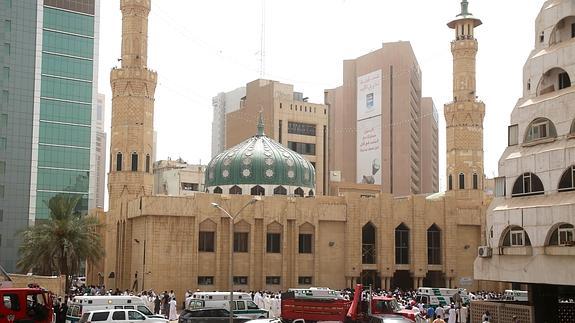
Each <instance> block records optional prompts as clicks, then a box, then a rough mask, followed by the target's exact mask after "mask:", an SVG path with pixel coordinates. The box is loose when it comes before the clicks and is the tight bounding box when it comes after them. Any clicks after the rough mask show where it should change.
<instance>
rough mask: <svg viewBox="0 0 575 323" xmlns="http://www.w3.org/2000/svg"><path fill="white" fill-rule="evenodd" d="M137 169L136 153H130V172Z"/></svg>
mask: <svg viewBox="0 0 575 323" xmlns="http://www.w3.org/2000/svg"><path fill="white" fill-rule="evenodd" d="M137 171H138V153H136V152H133V153H132V172H137Z"/></svg>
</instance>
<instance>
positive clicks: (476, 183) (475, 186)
mask: <svg viewBox="0 0 575 323" xmlns="http://www.w3.org/2000/svg"><path fill="white" fill-rule="evenodd" d="M478 188H479V176H477V174H473V189H474V190H476V189H478Z"/></svg>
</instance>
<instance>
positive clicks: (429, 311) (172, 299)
mask: <svg viewBox="0 0 575 323" xmlns="http://www.w3.org/2000/svg"><path fill="white" fill-rule="evenodd" d="M249 293H250V294H251V297H252V300H253V302H254V303H255V304H256V305H257V306H258V307H259V308H261V309H265V310H268V311H269V313H270V314H269V317H280V316H281V291H279V292H272V291H251V292H249ZM340 293H341V294H340V296H341V297H342V298H345V299H353V290H352V289H344V290H342V291H341V292H340ZM364 293H366V292H365V291H364ZM373 294H374V295H378V296H390V297H394V298H395V299H396V300H397V302H398V304H399V306H400V307H401V308H402V309H407V310H412V311H413V312H414V313H415V315H416V317H417V322H418V323H419V322H429V323H443V322H445V323H468V322H469V320H470V311H469V307H468V306H467V305H466V304H464V302H463V299H462V297H461V295H460V294H456V295H455V296H454V297H453V299H452V303H451V304H447V305H445V306H438V307H436V308H434V307H432V306H426V304H423V303H418V302H417V300H416V296H417V291H416V290H400V289H395V290H390V291H386V290H381V289H376V290H374V291H373ZM75 295H88V296H97V295H124V296H128V295H131V296H138V297H140V298H142V300H143V301H144V303H145V304H146V305H147V306H148V308H150V309H152V311H153V312H154V314H157V315H163V316H164V317H166V318H167V319H169V320H171V321H173V320H177V318H178V307H177V305H178V303H177V302H176V296H175V293H174V291H173V290H172V291H170V292H168V291H164V292H161V293H156V292H155V291H154V290H148V291H142V292H139V293H137V292H134V291H131V290H124V291H121V290H119V289H115V290H112V289H106V288H105V287H104V286H82V287H77V288H75V289H74V290H73V291H71V294H70V295H67V296H66V297H65V299H64V301H62V299H61V298H58V299H57V300H55V302H54V308H55V313H56V323H65V318H66V311H67V307H68V306H67V303H68V301H69V300H71V299H72V297H73V296H75ZM192 295H193V292H192V290H188V291H186V293H185V300H184V302H183V303H182V304H181V308H182V309H185V308H187V307H188V305H189V302H190V300H191V299H192ZM365 296H366V295H364V297H365ZM468 296H469V298H470V299H471V300H502V299H504V294H502V293H497V292H490V291H478V292H476V293H469V294H468ZM490 321H491V315H490V314H489V312H487V313H485V314H484V315H483V317H482V323H483V322H490Z"/></svg>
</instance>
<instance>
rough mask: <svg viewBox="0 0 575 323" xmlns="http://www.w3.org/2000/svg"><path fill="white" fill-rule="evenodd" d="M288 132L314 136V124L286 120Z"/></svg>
mask: <svg viewBox="0 0 575 323" xmlns="http://www.w3.org/2000/svg"><path fill="white" fill-rule="evenodd" d="M288 133H290V134H294V135H304V136H314V137H315V135H316V126H315V125H314V124H309V123H301V122H292V121H289V122H288Z"/></svg>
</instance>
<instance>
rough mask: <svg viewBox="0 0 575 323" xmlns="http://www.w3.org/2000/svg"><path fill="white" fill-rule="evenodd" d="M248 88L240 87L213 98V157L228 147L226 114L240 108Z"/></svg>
mask: <svg viewBox="0 0 575 323" xmlns="http://www.w3.org/2000/svg"><path fill="white" fill-rule="evenodd" d="M245 96H246V88H245V87H240V88H237V89H235V90H233V91H230V92H226V93H223V92H222V93H219V94H218V95H216V96H215V97H213V98H212V107H213V108H214V120H213V121H212V158H213V157H215V156H217V155H218V154H219V153H221V152H222V151H224V149H225V148H226V115H227V114H228V113H230V112H234V111H237V110H239V109H240V107H241V101H242V98H243V97H245Z"/></svg>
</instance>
